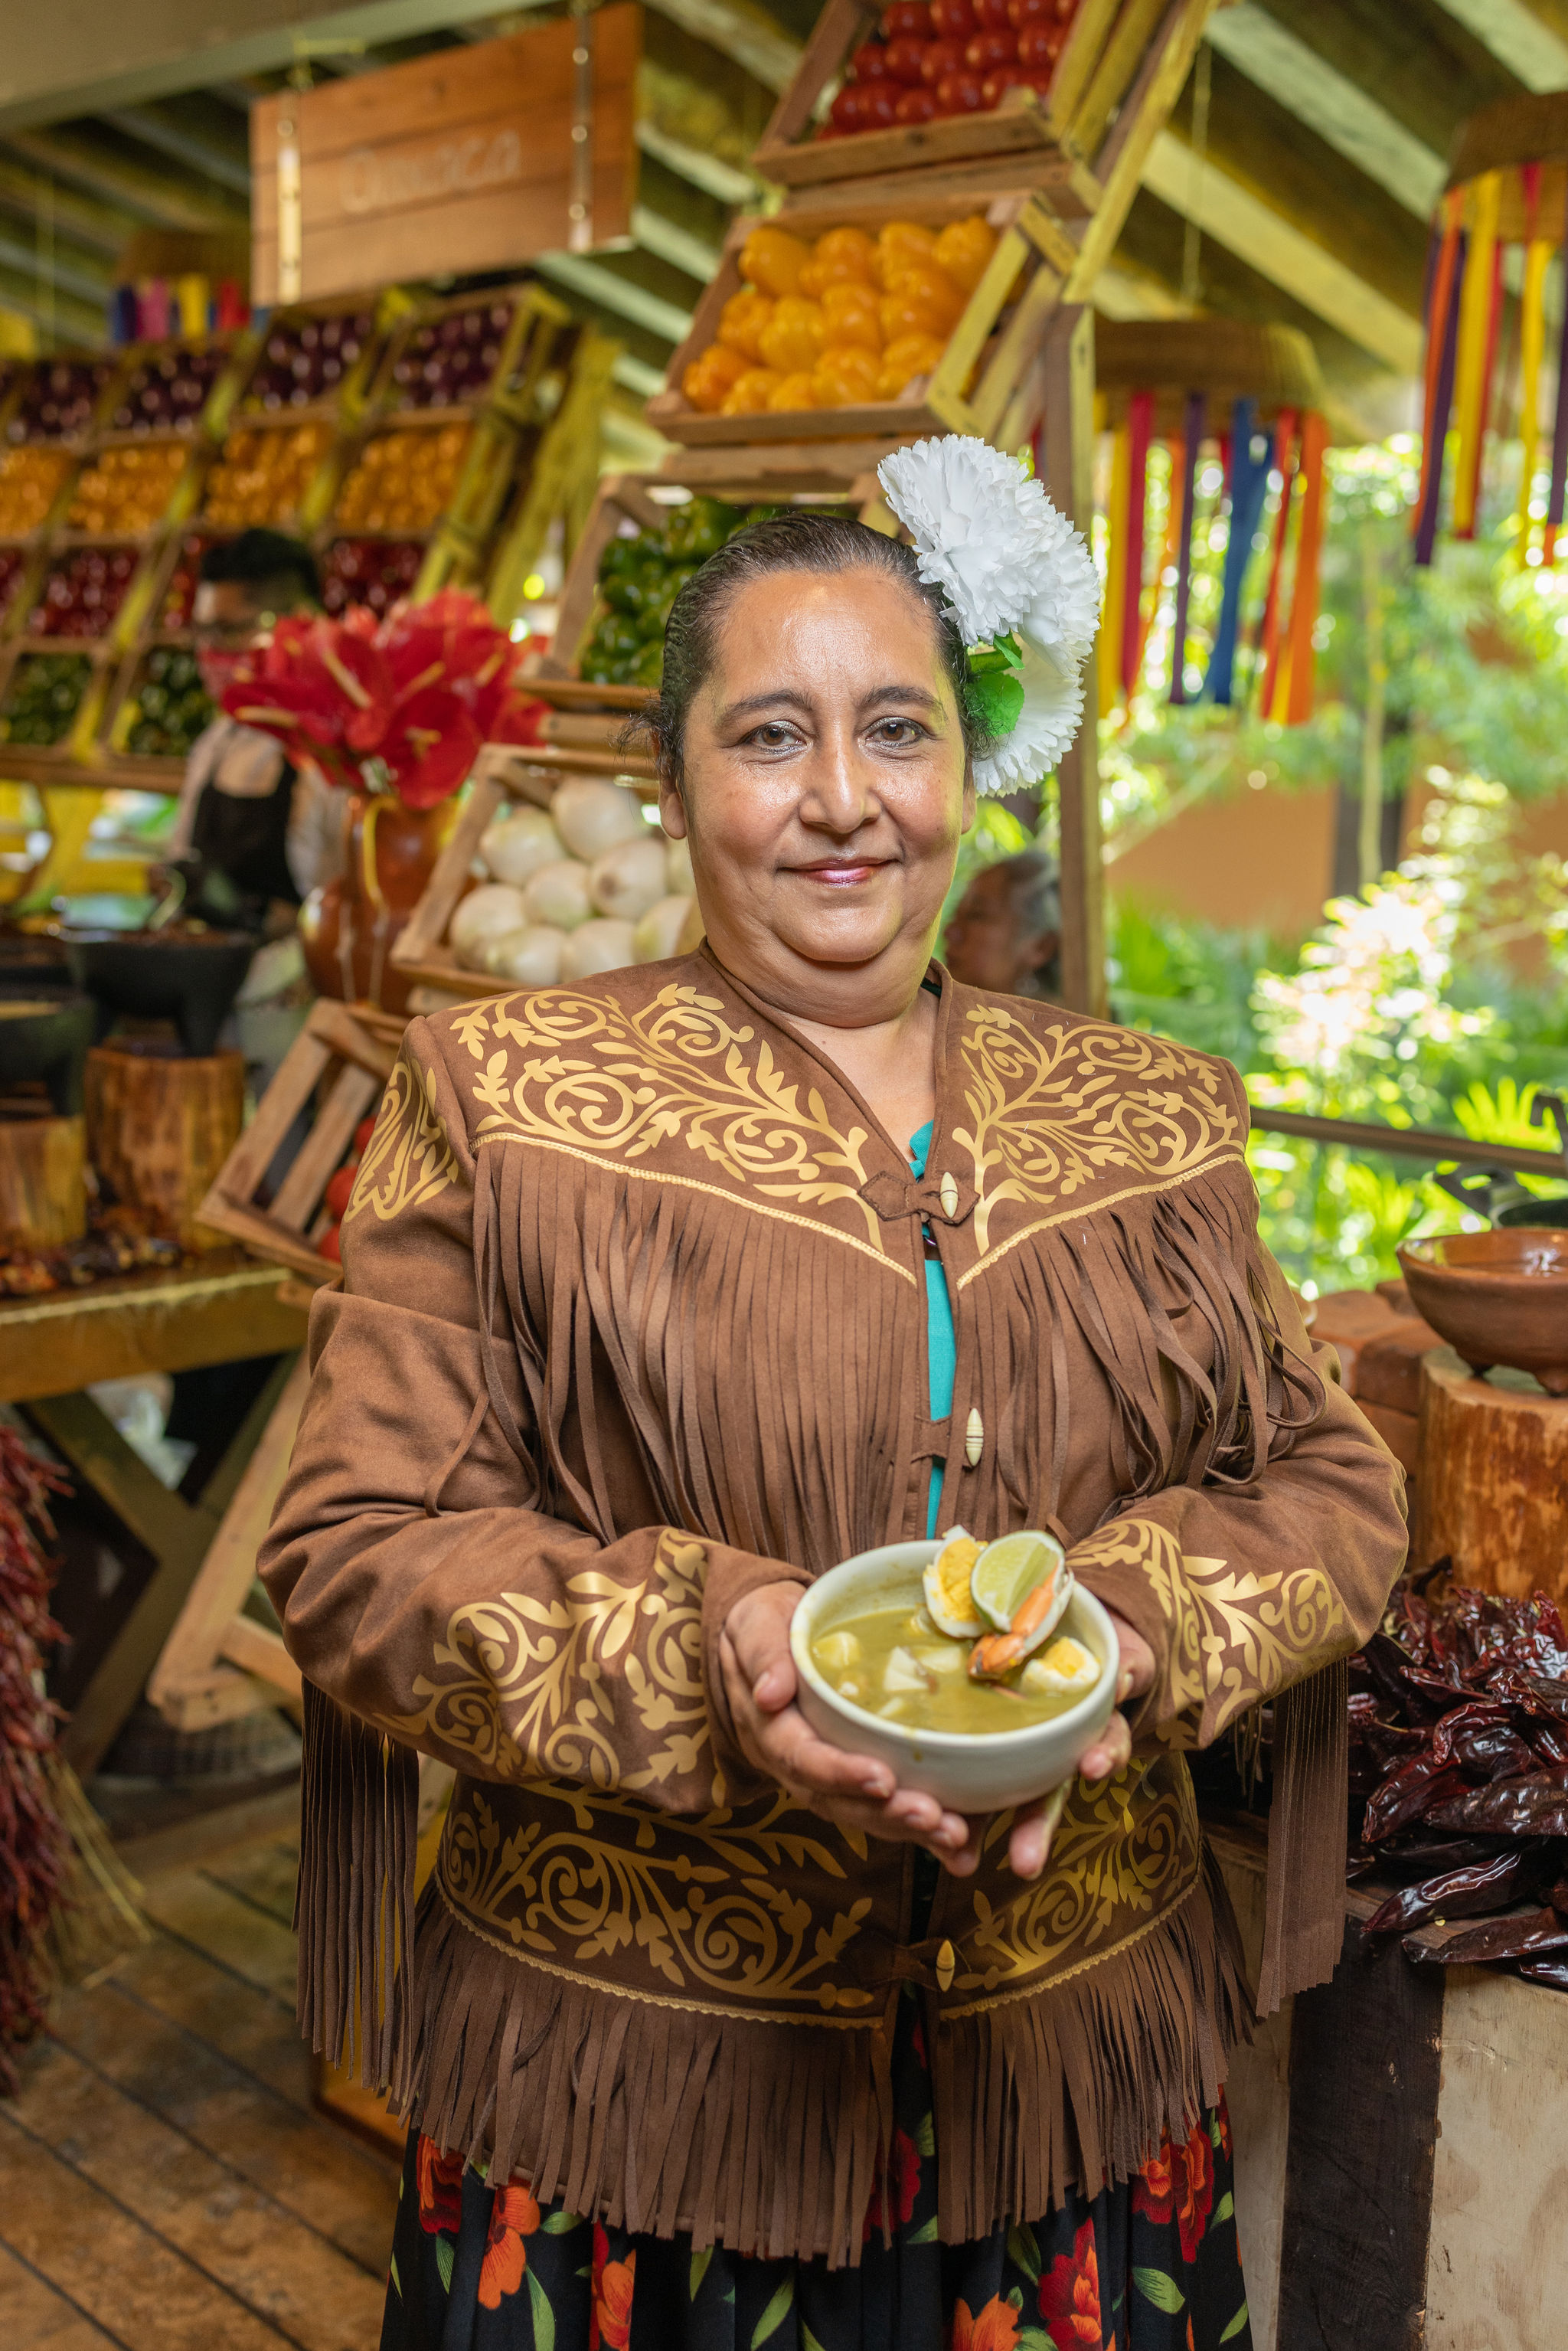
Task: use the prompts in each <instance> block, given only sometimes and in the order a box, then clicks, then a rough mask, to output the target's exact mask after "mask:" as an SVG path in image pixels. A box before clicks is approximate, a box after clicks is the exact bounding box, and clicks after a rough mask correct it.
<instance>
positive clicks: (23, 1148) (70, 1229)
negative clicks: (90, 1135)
mask: <svg viewBox="0 0 1568 2351" xmlns="http://www.w3.org/2000/svg"><path fill="white" fill-rule="evenodd" d="M86 1230H87V1129H86V1125H85V1123H84V1122H83V1121H82V1120H81V1119H79V1118H7V1119H0V1249H60V1248H63V1247H64V1246H65V1244H66V1243H67V1242H68V1241H79V1240H80V1238H81V1237H82V1235H83V1233H85V1232H86Z"/></svg>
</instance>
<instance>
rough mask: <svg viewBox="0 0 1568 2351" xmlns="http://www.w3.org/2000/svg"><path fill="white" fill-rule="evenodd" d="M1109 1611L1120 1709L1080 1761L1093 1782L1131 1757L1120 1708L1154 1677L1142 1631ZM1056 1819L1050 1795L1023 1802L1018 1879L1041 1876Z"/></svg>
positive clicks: (1016, 1850)
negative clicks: (1118, 1672) (1115, 1646)
mask: <svg viewBox="0 0 1568 2351" xmlns="http://www.w3.org/2000/svg"><path fill="white" fill-rule="evenodd" d="M1105 1613H1106V1614H1107V1615H1108V1616H1109V1617H1110V1619H1111V1622H1112V1624H1113V1625H1114V1626H1115V1628H1116V1640H1117V1644H1118V1646H1119V1647H1120V1650H1121V1654H1122V1671H1121V1675H1120V1677H1119V1678H1118V1680H1117V1683H1116V1702H1117V1710H1116V1712H1115V1713H1114V1714H1113V1716H1112V1717H1111V1719H1110V1721H1109V1722H1108V1723H1107V1724H1106V1725H1105V1728H1104V1729H1103V1731H1102V1732H1101V1733H1100V1736H1099V1738H1098V1739H1097V1740H1095V1741H1094V1744H1093V1746H1092V1747H1090V1748H1086V1749H1085V1750H1084V1752H1083V1753H1082V1755H1081V1756H1080V1757H1079V1759H1078V1777H1079V1778H1080V1779H1081V1780H1087V1781H1089V1782H1090V1783H1091V1784H1095V1783H1097V1782H1100V1781H1102V1780H1110V1779H1113V1778H1114V1777H1115V1775H1116V1773H1117V1772H1118V1771H1121V1769H1122V1767H1123V1765H1124V1763H1126V1761H1128V1759H1129V1758H1130V1756H1131V1755H1132V1752H1133V1734H1132V1731H1131V1729H1130V1728H1129V1727H1128V1723H1127V1718H1126V1716H1125V1715H1124V1713H1123V1712H1122V1710H1121V1709H1122V1708H1123V1707H1124V1705H1125V1703H1126V1701H1127V1699H1128V1698H1142V1697H1143V1695H1144V1693H1145V1690H1146V1689H1148V1687H1150V1685H1151V1683H1152V1682H1153V1680H1154V1678H1155V1653H1154V1651H1153V1650H1152V1649H1151V1648H1150V1646H1149V1645H1148V1643H1147V1642H1146V1641H1145V1638H1144V1636H1143V1635H1142V1634H1141V1633H1139V1632H1137V1631H1135V1630H1134V1627H1133V1626H1132V1625H1129V1624H1128V1622H1127V1620H1126V1618H1125V1617H1124V1616H1118V1615H1117V1614H1116V1612H1115V1610H1114V1609H1113V1608H1111V1609H1107V1610H1106V1612H1105ZM1057 1817H1058V1815H1057V1813H1055V1812H1053V1810H1052V1808H1051V1798H1050V1796H1036V1797H1035V1798H1034V1800H1033V1801H1032V1802H1030V1803H1027V1804H1020V1805H1019V1808H1018V1813H1017V1815H1016V1817H1015V1819H1014V1821H1013V1824H1012V1831H1011V1834H1009V1838H1008V1861H1009V1865H1010V1867H1011V1869H1012V1872H1013V1875H1014V1876H1016V1877H1038V1876H1040V1872H1041V1870H1042V1869H1043V1868H1044V1867H1045V1865H1046V1863H1047V1861H1048V1860H1049V1859H1050V1857H1051V1841H1052V1839H1053V1838H1054V1837H1055V1834H1056V1822H1057Z"/></svg>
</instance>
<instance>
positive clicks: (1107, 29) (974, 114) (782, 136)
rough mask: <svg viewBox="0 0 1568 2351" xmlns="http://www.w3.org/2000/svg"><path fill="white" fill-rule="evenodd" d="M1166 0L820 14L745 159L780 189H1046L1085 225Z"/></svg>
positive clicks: (967, 2)
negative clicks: (905, 179) (947, 179)
mask: <svg viewBox="0 0 1568 2351" xmlns="http://www.w3.org/2000/svg"><path fill="white" fill-rule="evenodd" d="M1162 14H1163V0H890V5H886V6H883V7H880V8H879V7H878V6H876V5H871V0H830V5H829V6H828V7H827V8H826V9H824V11H823V13H822V15H821V18H820V19H819V20H818V24H817V28H816V31H815V32H814V34H813V35H812V37H811V39H810V42H809V43H808V44H807V46H806V48H805V50H804V51H803V53H802V56H801V59H800V66H799V67H798V68H797V70H796V73H795V78H794V79H793V81H792V82H791V83H790V85H789V89H787V90H786V91H785V92H784V94H783V96H782V97H781V98H780V99H779V104H778V106H777V108H776V109H775V110H774V114H773V118H772V120H771V121H770V122H769V123H768V128H767V130H766V131H764V133H763V135H762V140H761V143H760V144H759V145H758V149H757V151H756V153H755V155H754V157H753V159H752V160H753V165H754V168H755V169H756V170H757V172H758V173H760V175H761V176H762V177H763V178H764V179H768V180H777V181H781V182H782V183H784V184H785V185H786V186H789V187H804V186H811V185H820V184H821V183H823V182H828V181H842V180H855V179H871V178H873V177H883V176H889V175H892V174H895V173H899V172H907V171H910V170H914V169H920V168H924V169H926V170H930V169H932V168H933V167H939V166H946V167H947V168H948V169H949V170H951V171H953V172H955V174H961V175H962V177H963V180H964V183H965V184H966V185H967V186H968V187H969V188H970V189H975V188H980V187H985V186H988V185H989V186H994V187H995V186H1002V185H1009V186H1013V187H1019V186H1026V185H1027V186H1037V187H1049V188H1050V189H1051V195H1052V201H1053V203H1054V204H1055V205H1056V208H1057V210H1058V211H1061V212H1071V213H1078V214H1084V213H1088V212H1092V211H1093V209H1094V206H1095V203H1096V200H1097V197H1098V193H1099V189H1098V183H1096V181H1095V180H1094V178H1093V177H1092V174H1091V173H1090V172H1089V171H1088V170H1087V169H1086V168H1085V159H1086V156H1088V155H1092V152H1093V149H1094V146H1095V145H1096V144H1097V143H1098V141H1099V138H1100V136H1101V135H1102V134H1103V131H1104V128H1105V126H1106V124H1107V122H1108V121H1109V120H1110V118H1111V116H1112V114H1113V111H1114V110H1115V108H1116V107H1117V106H1118V105H1119V103H1120V102H1121V100H1122V99H1123V98H1124V96H1125V94H1126V91H1127V89H1128V87H1129V86H1130V84H1131V83H1132V81H1133V80H1134V77H1135V75H1136V73H1137V71H1138V68H1139V67H1140V65H1141V64H1142V62H1143V58H1144V55H1145V51H1146V49H1147V47H1148V46H1149V42H1150V38H1151V37H1152V35H1153V34H1154V32H1155V28H1156V26H1157V25H1158V23H1159V20H1160V17H1161V15H1162Z"/></svg>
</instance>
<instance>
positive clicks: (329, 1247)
mask: <svg viewBox="0 0 1568 2351" xmlns="http://www.w3.org/2000/svg"><path fill="white" fill-rule="evenodd" d="M316 1254H317V1256H318V1257H324V1258H325V1259H327V1260H328V1262H329V1264H331V1265H341V1264H342V1262H343V1250H342V1246H341V1243H340V1240H339V1238H338V1228H337V1226H336V1225H329V1226H328V1228H327V1229H326V1231H325V1232H324V1233H323V1234H322V1236H321V1238H320V1239H319V1241H318V1242H317V1244H316Z"/></svg>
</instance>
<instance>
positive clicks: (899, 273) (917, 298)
mask: <svg viewBox="0 0 1568 2351" xmlns="http://www.w3.org/2000/svg"><path fill="white" fill-rule="evenodd" d="M897 301H906V302H915V303H918V304H919V305H920V307H921V308H922V309H925V310H928V311H929V312H930V313H931V315H932V317H933V318H936V319H941V321H942V325H941V327H940V328H938V329H934V330H933V331H935V332H937V333H944V334H951V333H952V331H953V329H954V328H955V327H956V325H957V323H958V321H959V319H961V318H962V317H963V315H964V297H963V296H962V294H960V292H959V291H958V288H957V287H956V286H955V285H954V283H953V280H952V279H951V278H950V277H948V276H947V275H946V272H945V271H943V270H940V269H938V268H937V267H936V264H935V262H920V261H916V262H912V263H910V264H909V266H907V267H902V268H898V269H890V270H889V271H888V274H887V291H886V292H885V294H883V302H897Z"/></svg>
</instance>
